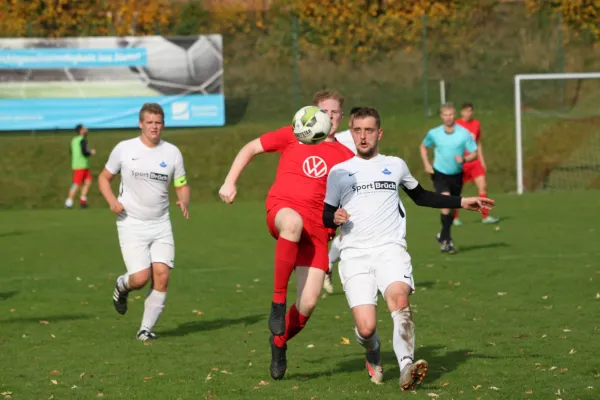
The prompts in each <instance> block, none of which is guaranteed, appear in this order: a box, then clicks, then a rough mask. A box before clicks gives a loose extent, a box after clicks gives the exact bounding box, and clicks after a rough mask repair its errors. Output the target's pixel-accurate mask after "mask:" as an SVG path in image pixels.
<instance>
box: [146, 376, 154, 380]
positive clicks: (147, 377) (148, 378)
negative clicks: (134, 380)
mask: <svg viewBox="0 0 600 400" xmlns="http://www.w3.org/2000/svg"><path fill="white" fill-rule="evenodd" d="M150 379H152V377H151V376H145V377H144V380H145V381H149V380H150Z"/></svg>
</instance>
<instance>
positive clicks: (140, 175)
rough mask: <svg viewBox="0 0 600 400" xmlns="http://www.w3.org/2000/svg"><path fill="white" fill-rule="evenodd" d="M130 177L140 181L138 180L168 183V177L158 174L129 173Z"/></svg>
mask: <svg viewBox="0 0 600 400" xmlns="http://www.w3.org/2000/svg"><path fill="white" fill-rule="evenodd" d="M131 175H132V176H133V177H134V178H135V179H140V180H148V179H149V180H153V181H159V182H168V181H169V175H166V174H158V173H156V172H140V171H131Z"/></svg>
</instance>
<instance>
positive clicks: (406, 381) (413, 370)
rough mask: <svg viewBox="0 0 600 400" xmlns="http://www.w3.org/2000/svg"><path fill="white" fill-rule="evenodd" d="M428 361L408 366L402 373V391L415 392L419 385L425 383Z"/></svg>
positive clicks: (420, 361)
mask: <svg viewBox="0 0 600 400" xmlns="http://www.w3.org/2000/svg"><path fill="white" fill-rule="evenodd" d="M427 368H428V366H427V361H425V360H419V361H417V362H415V363H412V364H407V365H405V366H404V368H402V371H401V372H400V388H401V389H402V391H405V390H413V389H414V388H415V386H417V384H419V383H421V382H423V378H425V375H427Z"/></svg>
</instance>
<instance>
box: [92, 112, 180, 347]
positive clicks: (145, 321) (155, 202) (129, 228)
mask: <svg viewBox="0 0 600 400" xmlns="http://www.w3.org/2000/svg"><path fill="white" fill-rule="evenodd" d="M164 115H165V114H164V111H163V109H162V107H161V106H160V105H159V104H156V103H147V104H144V106H143V107H142V109H141V111H140V116H139V121H140V122H139V126H140V129H141V131H142V132H141V135H140V136H139V137H137V138H135V139H130V140H124V141H122V142H120V143H119V144H117V146H115V148H114V149H113V150H112V152H111V154H110V157H109V159H108V162H107V163H106V166H105V168H104V170H103V171H102V173H101V174H100V176H99V177H98V187H99V188H100V191H101V192H102V195H103V196H104V198H105V199H106V201H107V203H108V204H109V206H110V209H111V211H112V212H113V213H115V214H117V232H118V235H119V242H120V245H121V252H122V255H123V261H124V262H125V267H126V268H127V273H125V274H124V275H121V276H119V277H118V278H117V282H116V285H115V290H114V294H113V304H114V306H115V309H116V310H117V312H118V313H119V314H125V313H126V312H127V297H128V294H129V292H130V291H132V290H136V289H141V288H142V287H144V286H145V285H146V283H147V282H148V281H149V280H150V279H152V287H151V289H150V291H149V293H148V296H147V297H146V301H145V303H144V314H143V317H142V324H141V326H140V329H139V330H138V332H137V335H136V337H137V339H138V340H141V341H146V340H152V339H156V335H155V334H154V333H153V332H152V330H153V328H154V325H155V324H156V321H157V320H158V317H159V316H160V314H161V313H162V311H163V308H164V306H165V300H166V295H167V284H168V281H169V270H170V268H173V267H174V265H175V264H174V262H175V245H174V241H173V231H172V229H171V220H170V217H169V185H170V183H171V181H173V182H174V185H175V191H176V193H177V198H178V200H179V201H177V205H178V206H179V207H180V208H181V211H182V212H183V215H184V217H185V218H186V219H189V213H188V204H189V201H190V189H189V187H188V185H187V181H186V177H185V168H184V164H183V157H182V155H181V152H180V151H179V149H178V148H177V147H176V146H174V145H172V144H170V143H167V142H165V141H163V140H161V139H160V134H161V131H162V129H163V126H164ZM117 174H121V185H120V188H119V197H118V198H116V197H115V196H114V194H113V192H112V188H111V186H110V182H111V180H112V179H113V178H114V177H115V176H116V175H117Z"/></svg>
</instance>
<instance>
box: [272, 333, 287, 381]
mask: <svg viewBox="0 0 600 400" xmlns="http://www.w3.org/2000/svg"><path fill="white" fill-rule="evenodd" d="M269 343H270V345H271V366H270V368H269V370H270V371H271V377H272V378H273V379H276V380H280V379H283V376H284V375H285V372H286V371H287V358H286V351H287V344H286V345H284V346H283V347H277V346H275V343H274V342H273V335H271V336H270V337H269Z"/></svg>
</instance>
